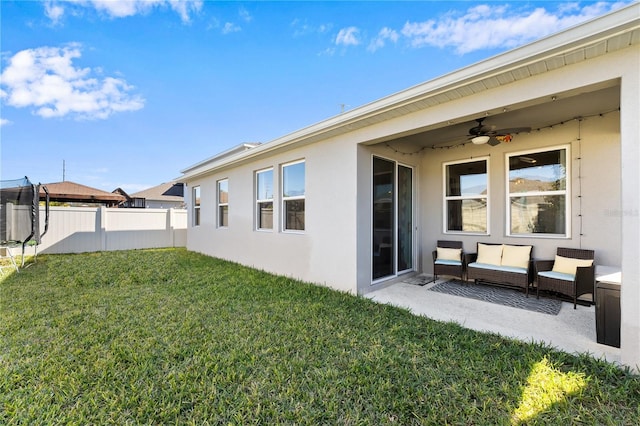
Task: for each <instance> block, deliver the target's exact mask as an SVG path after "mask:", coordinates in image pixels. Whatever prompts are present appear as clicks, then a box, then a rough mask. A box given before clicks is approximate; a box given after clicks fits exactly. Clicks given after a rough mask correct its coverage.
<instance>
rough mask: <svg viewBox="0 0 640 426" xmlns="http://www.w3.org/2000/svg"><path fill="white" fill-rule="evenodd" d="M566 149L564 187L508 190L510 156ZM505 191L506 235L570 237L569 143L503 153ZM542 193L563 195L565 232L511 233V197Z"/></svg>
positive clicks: (520, 236) (540, 194) (519, 236)
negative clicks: (559, 188) (516, 191)
mask: <svg viewBox="0 0 640 426" xmlns="http://www.w3.org/2000/svg"><path fill="white" fill-rule="evenodd" d="M562 149H564V150H566V154H565V162H566V164H565V170H566V175H565V182H566V184H565V189H563V190H556V191H531V192H518V193H514V194H512V193H511V191H510V190H509V172H510V166H509V164H510V161H509V160H510V159H511V157H519V156H526V155H531V154H537V153H541V152H547V151H558V150H562ZM505 193H506V199H505V202H506V205H505V207H506V209H505V212H506V213H505V217H506V220H505V223H506V229H505V232H506V235H507V236H508V237H517V238H556V239H568V238H571V201H572V198H571V145H570V144H564V145H555V146H549V147H544V148H536V149H529V150H526V151H518V152H508V153H505ZM544 195H564V197H565V224H566V226H565V233H564V234H543V233H535V232H530V233H512V232H511V198H512V197H515V196H518V197H522V196H525V197H526V196H529V197H531V196H544Z"/></svg>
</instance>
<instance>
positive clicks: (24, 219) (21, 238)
mask: <svg viewBox="0 0 640 426" xmlns="http://www.w3.org/2000/svg"><path fill="white" fill-rule="evenodd" d="M43 190H44V191H45V193H46V194H47V196H46V200H45V201H46V202H45V211H46V215H45V216H46V217H45V223H44V232H42V233H40V185H39V184H38V185H34V184H33V183H31V182H30V181H29V178H27V177H24V178H22V179H14V180H1V181H0V247H2V248H10V247H14V246H19V245H22V252H23V253H22V254H23V261H24V247H25V245H26V244H27V243H29V242H30V243H31V244H35V245H36V246H37V245H38V244H40V241H41V238H42V236H43V235H44V234H45V233H46V231H47V228H48V224H49V223H48V222H49V217H48V216H49V202H48V201H49V200H48V198H49V197H48V192H47V191H46V188H45V187H43Z"/></svg>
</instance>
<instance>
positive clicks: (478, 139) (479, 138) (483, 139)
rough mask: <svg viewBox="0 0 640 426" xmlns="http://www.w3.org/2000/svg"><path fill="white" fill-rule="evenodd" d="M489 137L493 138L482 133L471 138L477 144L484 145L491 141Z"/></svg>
mask: <svg viewBox="0 0 640 426" xmlns="http://www.w3.org/2000/svg"><path fill="white" fill-rule="evenodd" d="M489 139H491V136H487V135H482V136H476V137H474V138H473V139H471V142H473V143H474V144H475V145H482V144H485V143H487V142H489Z"/></svg>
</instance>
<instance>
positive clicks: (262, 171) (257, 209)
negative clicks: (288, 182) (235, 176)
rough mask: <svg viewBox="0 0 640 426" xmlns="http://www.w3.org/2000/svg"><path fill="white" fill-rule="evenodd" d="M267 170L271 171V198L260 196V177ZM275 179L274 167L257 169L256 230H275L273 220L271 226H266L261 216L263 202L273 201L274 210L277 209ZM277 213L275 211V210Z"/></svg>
mask: <svg viewBox="0 0 640 426" xmlns="http://www.w3.org/2000/svg"><path fill="white" fill-rule="evenodd" d="M266 172H271V198H260V194H259V193H258V191H259V189H260V186H259V184H258V183H259V181H258V178H259V176H260V175H261V174H262V173H266ZM274 181H275V176H274V174H273V167H267V168H266V169H261V170H257V171H256V176H255V185H256V193H255V200H256V218H255V229H256V231H273V222H272V223H271V228H264V227H262V226H260V225H261V223H260V217H261V212H260V205H261V204H263V203H271V208H272V209H273V210H275V204H274V196H275V193H274V189H275V188H274V187H273V183H274ZM274 213H275V211H274Z"/></svg>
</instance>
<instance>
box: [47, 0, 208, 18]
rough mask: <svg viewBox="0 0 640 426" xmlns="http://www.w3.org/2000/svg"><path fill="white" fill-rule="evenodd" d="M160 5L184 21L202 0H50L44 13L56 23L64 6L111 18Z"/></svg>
mask: <svg viewBox="0 0 640 426" xmlns="http://www.w3.org/2000/svg"><path fill="white" fill-rule="evenodd" d="M160 7H162V8H165V7H169V8H170V9H171V10H173V11H174V12H176V13H177V14H178V15H180V18H181V19H182V21H183V22H185V23H186V22H189V21H190V19H191V14H192V13H197V12H198V11H200V9H201V8H202V0H50V1H47V2H46V3H45V14H46V15H47V17H49V18H50V19H51V20H52V21H53V22H54V23H57V22H58V21H59V20H60V18H61V17H62V16H63V14H64V12H65V10H66V8H73V9H77V8H92V9H95V10H97V11H98V12H102V13H105V14H106V15H108V16H109V17H111V18H124V17H127V16H134V15H138V14H144V13H149V12H151V11H152V10H153V9H155V8H160Z"/></svg>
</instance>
